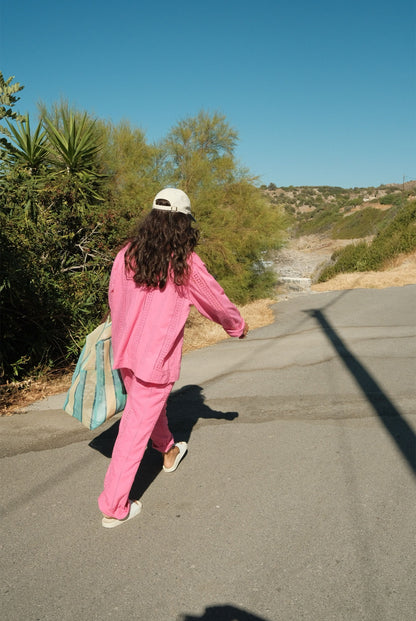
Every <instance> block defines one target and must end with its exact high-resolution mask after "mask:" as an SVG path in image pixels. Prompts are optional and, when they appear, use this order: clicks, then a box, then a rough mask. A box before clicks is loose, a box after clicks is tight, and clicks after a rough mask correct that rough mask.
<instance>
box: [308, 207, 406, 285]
mask: <svg viewBox="0 0 416 621" xmlns="http://www.w3.org/2000/svg"><path fill="white" fill-rule="evenodd" d="M415 249H416V201H413V202H411V203H407V204H405V205H403V206H402V207H401V208H400V209H399V210H398V212H397V215H396V217H395V218H394V219H393V220H392V221H391V222H390V223H389V224H388V225H387V226H385V227H384V228H383V229H382V230H381V231H380V232H379V233H378V234H377V236H376V237H375V239H374V240H373V241H372V242H371V243H370V244H368V243H366V242H360V243H359V244H356V245H354V244H352V245H350V246H346V248H344V249H343V250H339V251H337V252H336V253H334V255H333V256H332V260H333V261H334V264H333V265H330V266H328V267H327V268H326V269H325V270H324V271H323V272H322V274H321V276H320V278H319V280H320V282H324V281H326V280H329V279H330V278H332V277H333V276H335V275H336V274H340V273H346V272H364V271H367V270H379V269H380V268H382V266H383V264H384V263H385V262H386V261H388V260H389V259H392V258H393V257H395V256H397V255H399V254H402V253H408V252H412V251H414V250H415Z"/></svg>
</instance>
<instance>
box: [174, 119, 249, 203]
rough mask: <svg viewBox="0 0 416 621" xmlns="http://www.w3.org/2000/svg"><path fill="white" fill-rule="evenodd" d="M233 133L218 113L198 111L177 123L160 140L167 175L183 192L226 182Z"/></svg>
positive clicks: (231, 160) (230, 171)
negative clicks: (165, 154) (163, 150)
mask: <svg viewBox="0 0 416 621" xmlns="http://www.w3.org/2000/svg"><path fill="white" fill-rule="evenodd" d="M237 138H238V135H237V132H236V131H235V130H233V129H232V128H231V127H230V126H229V125H228V123H226V121H225V117H224V116H222V115H220V114H217V113H215V114H213V115H209V114H208V113H207V112H204V111H202V112H200V113H199V114H198V115H197V116H196V117H192V118H188V119H186V120H184V121H180V122H179V123H178V124H177V125H176V127H174V128H173V129H172V130H171V131H170V133H169V134H168V136H167V138H166V140H165V141H164V144H163V146H164V148H165V149H166V152H167V167H168V175H169V173H170V176H171V177H172V179H171V180H172V181H174V182H176V183H177V184H179V185H180V186H181V188H182V189H183V190H184V191H185V192H187V193H191V194H192V193H194V192H196V191H197V190H198V188H201V186H202V185H203V184H204V183H207V182H209V183H222V182H225V181H230V180H231V179H232V177H233V172H234V171H235V162H234V149H235V146H236V144H237Z"/></svg>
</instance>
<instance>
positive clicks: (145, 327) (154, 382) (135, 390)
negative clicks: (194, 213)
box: [98, 248, 244, 520]
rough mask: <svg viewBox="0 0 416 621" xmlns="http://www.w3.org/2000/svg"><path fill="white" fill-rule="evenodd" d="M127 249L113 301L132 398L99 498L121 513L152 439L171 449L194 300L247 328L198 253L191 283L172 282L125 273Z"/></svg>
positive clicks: (226, 323) (233, 330)
mask: <svg viewBox="0 0 416 621" xmlns="http://www.w3.org/2000/svg"><path fill="white" fill-rule="evenodd" d="M125 252H126V248H124V249H123V250H121V251H120V252H119V253H118V255H117V257H116V259H115V261H114V264H113V268H112V272H111V277H110V287H109V304H110V310H111V319H112V341H113V352H114V368H116V369H120V370H121V374H122V377H123V380H124V384H125V387H126V392H127V403H126V407H125V410H124V413H123V416H122V418H121V421H120V428H119V433H118V436H117V440H116V443H115V445H114V450H113V455H112V459H111V462H110V465H109V467H108V470H107V474H106V476H105V480H104V491H103V492H102V494H101V495H100V497H99V499H98V505H99V508H100V510H101V511H102V512H103V513H104V514H105V515H108V516H110V517H115V518H117V519H119V520H121V519H123V518H125V517H126V516H127V514H128V513H129V493H130V489H131V486H132V484H133V481H134V477H135V475H136V472H137V469H138V467H139V464H140V461H141V459H142V457H143V454H144V451H145V450H146V447H147V443H148V441H149V439H151V440H152V444H153V447H154V448H155V449H157V450H158V451H160V452H162V453H166V452H167V451H168V450H169V449H170V448H171V447H172V446H173V444H174V440H173V437H172V434H171V432H170V430H169V427H168V421H167V417H166V402H167V399H168V396H169V394H170V392H171V390H172V386H173V384H174V382H175V381H176V380H177V379H178V378H179V373H180V364H181V357H182V344H183V335H184V328H185V322H186V319H187V317H188V314H189V310H190V308H191V306H192V305H194V306H195V307H196V308H197V309H198V311H199V312H200V313H201V314H202V315H204V316H205V317H207V318H208V319H211V320H213V321H215V322H216V323H218V324H220V325H222V327H223V328H224V330H225V331H226V332H227V333H228V334H229V335H230V336H234V337H239V336H241V335H242V334H243V330H244V319H243V318H242V317H241V315H240V313H239V311H238V309H237V308H236V307H235V305H234V304H232V302H231V301H230V300H229V299H228V297H227V296H226V295H225V293H224V291H223V289H222V288H221V286H220V285H219V284H218V282H217V281H216V280H215V278H214V277H213V276H211V274H210V273H209V272H208V271H207V269H206V267H205V265H204V263H203V262H202V261H201V259H200V258H199V256H198V255H197V254H196V253H195V252H193V253H192V254H191V255H190V257H189V267H190V270H189V279H188V282H187V284H186V285H181V286H178V285H175V284H174V282H173V281H172V280H171V279H169V280H168V282H167V284H166V286H165V288H164V289H162V290H160V289H158V288H153V289H150V288H147V287H144V286H138V285H136V283H135V282H134V280H133V275H132V274H131V273H126V269H125V263H124V255H125Z"/></svg>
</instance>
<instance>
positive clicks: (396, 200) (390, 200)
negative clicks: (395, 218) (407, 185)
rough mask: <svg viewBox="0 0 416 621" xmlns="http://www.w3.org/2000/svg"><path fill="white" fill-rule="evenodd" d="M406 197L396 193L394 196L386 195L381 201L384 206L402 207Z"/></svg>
mask: <svg viewBox="0 0 416 621" xmlns="http://www.w3.org/2000/svg"><path fill="white" fill-rule="evenodd" d="M404 198H405V197H404V195H403V193H402V192H394V193H392V194H385V195H384V196H382V197H381V198H380V199H379V202H380V203H381V204H382V205H401V204H403V201H404Z"/></svg>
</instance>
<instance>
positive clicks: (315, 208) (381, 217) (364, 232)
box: [262, 181, 416, 239]
mask: <svg viewBox="0 0 416 621" xmlns="http://www.w3.org/2000/svg"><path fill="white" fill-rule="evenodd" d="M262 189H263V191H264V193H265V194H266V196H267V197H268V198H269V200H270V201H271V203H272V204H276V205H281V206H283V208H284V209H285V212H286V213H287V214H288V216H289V217H290V218H291V221H292V227H291V228H292V235H293V237H298V236H300V235H307V234H312V233H315V234H325V236H327V237H329V238H332V239H356V238H362V237H368V236H369V235H374V234H376V233H377V231H378V226H379V225H380V224H381V223H382V222H384V223H385V222H387V221H389V220H391V219H393V218H394V216H395V215H396V213H397V210H398V208H399V207H400V205H402V204H403V203H404V202H405V201H409V200H414V199H416V181H408V182H406V183H403V184H388V185H380V186H379V187H377V188H374V187H369V188H350V189H346V188H341V187H332V186H299V187H294V186H289V187H280V188H278V187H276V186H275V185H274V184H273V183H271V184H269V186H262Z"/></svg>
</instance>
